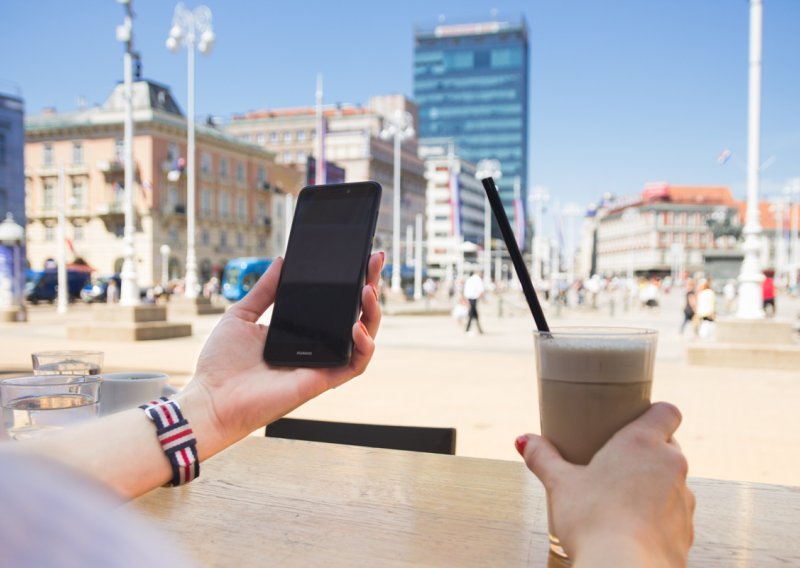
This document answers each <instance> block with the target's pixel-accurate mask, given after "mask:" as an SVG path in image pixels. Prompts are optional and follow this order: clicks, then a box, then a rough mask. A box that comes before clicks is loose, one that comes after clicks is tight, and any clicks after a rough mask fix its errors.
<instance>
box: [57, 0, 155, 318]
mask: <svg viewBox="0 0 800 568" xmlns="http://www.w3.org/2000/svg"><path fill="white" fill-rule="evenodd" d="M121 3H122V4H124V5H125V22H124V23H123V24H122V25H121V26H117V40H119V41H121V42H122V43H124V44H125V55H124V58H123V67H124V80H125V81H124V92H123V99H124V102H125V133H124V144H125V158H124V162H125V177H124V185H125V188H124V189H125V194H124V195H125V229H124V233H123V262H122V270H120V275H119V277H120V283H121V286H120V296H119V303H120V304H121V305H126V306H133V305H136V304H138V303H139V291H138V289H137V284H136V262H135V258H136V250H135V248H134V247H135V245H134V230H135V228H134V221H133V58H134V55H135V54H134V52H133V7H132V6H131V1H130V0H123V1H122V2H121ZM62 309H63V310H64V311H66V306H63V308H62V306H61V304H59V311H62Z"/></svg>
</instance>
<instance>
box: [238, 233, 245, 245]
mask: <svg viewBox="0 0 800 568" xmlns="http://www.w3.org/2000/svg"><path fill="white" fill-rule="evenodd" d="M236 246H237V247H239V248H244V235H243V234H242V233H236Z"/></svg>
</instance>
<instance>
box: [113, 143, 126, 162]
mask: <svg viewBox="0 0 800 568" xmlns="http://www.w3.org/2000/svg"><path fill="white" fill-rule="evenodd" d="M114 158H115V159H116V160H117V161H118V162H121V161H123V160H124V159H125V140H123V139H122V138H117V139H116V140H114Z"/></svg>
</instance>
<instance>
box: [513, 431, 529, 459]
mask: <svg viewBox="0 0 800 568" xmlns="http://www.w3.org/2000/svg"><path fill="white" fill-rule="evenodd" d="M527 445H528V437H527V436H517V439H516V440H514V446H515V447H516V448H517V451H518V452H519V455H521V456H523V457H524V456H525V446H527Z"/></svg>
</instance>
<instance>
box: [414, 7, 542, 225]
mask: <svg viewBox="0 0 800 568" xmlns="http://www.w3.org/2000/svg"><path fill="white" fill-rule="evenodd" d="M528 67H529V65H528V28H527V24H526V23H525V21H524V19H521V20H520V21H519V22H515V23H510V22H499V21H492V22H483V23H475V24H464V25H439V26H436V27H435V28H433V29H432V30H418V31H416V33H415V36H414V100H415V102H416V103H417V104H418V105H419V125H420V129H419V132H420V137H421V138H436V137H443V136H446V137H452V138H454V139H455V140H456V143H457V144H458V147H459V148H460V149H461V150H460V155H461V157H462V158H463V159H464V160H466V161H468V162H472V163H476V164H477V163H478V162H479V161H480V160H482V159H489V158H491V159H497V160H499V161H500V164H501V170H502V174H503V176H502V179H500V180H498V188H499V190H500V197H501V199H502V201H503V205H504V206H505V208H506V214H507V215H508V218H509V219H513V218H514V184H515V183H516V181H517V179H519V183H520V189H521V191H520V197H521V200H522V204H523V207H522V208H521V209H522V211H525V206H524V204H526V203H527V198H528V185H527V184H528V106H529V105H528Z"/></svg>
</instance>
